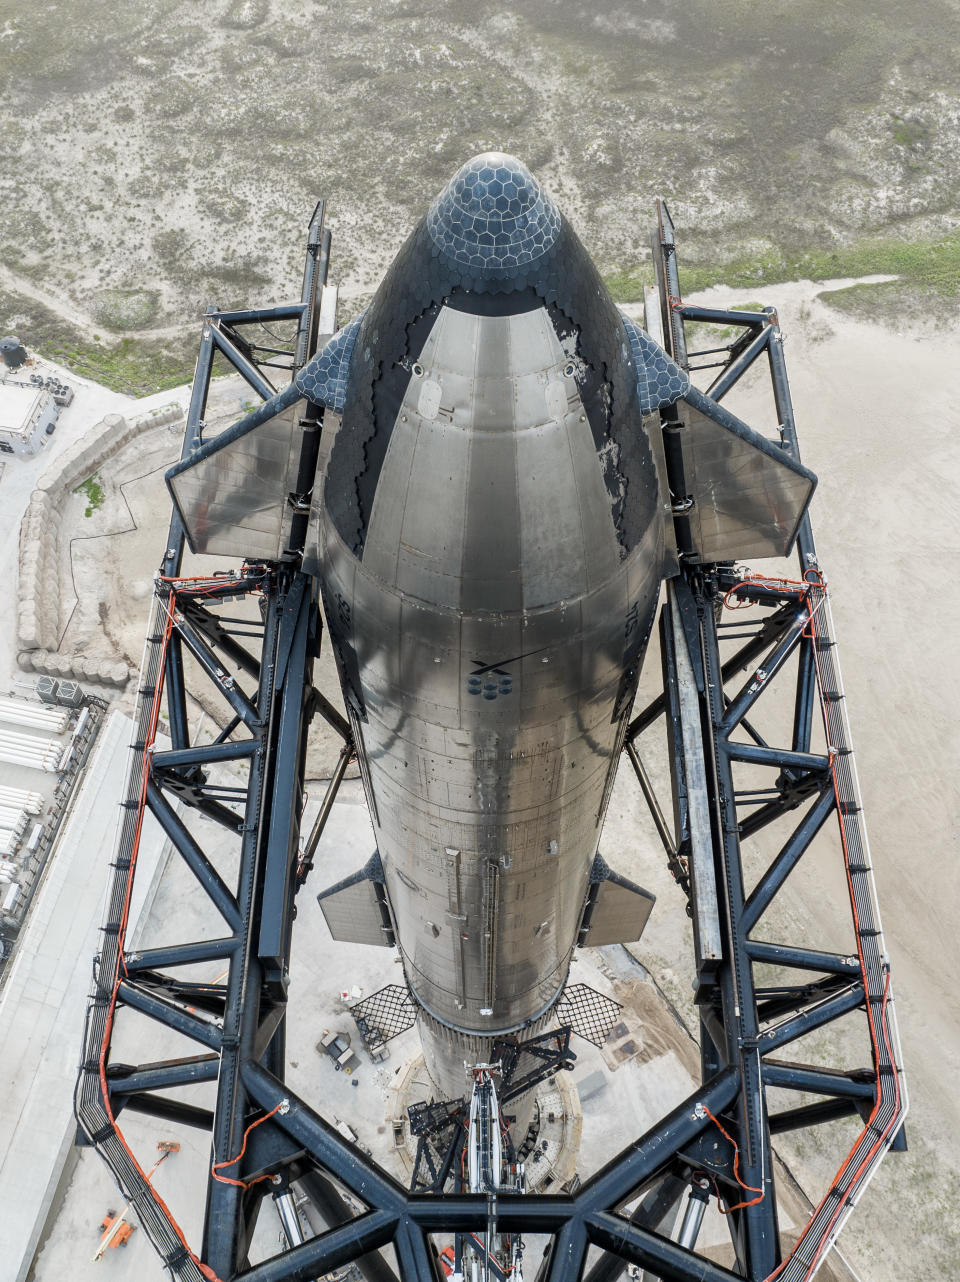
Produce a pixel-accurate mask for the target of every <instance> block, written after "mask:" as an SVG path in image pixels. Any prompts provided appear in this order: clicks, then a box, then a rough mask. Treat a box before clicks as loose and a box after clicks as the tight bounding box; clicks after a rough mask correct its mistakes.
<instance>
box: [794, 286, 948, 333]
mask: <svg viewBox="0 0 960 1282" xmlns="http://www.w3.org/2000/svg"><path fill="white" fill-rule="evenodd" d="M817 298H818V299H819V300H820V302H822V303H826V304H827V306H828V307H832V308H834V309H835V310H836V311H838V312H842V313H843V314H844V315H845V316H850V317H852V318H853V319H854V320H860V321H872V322H874V323H880V324H886V325H898V324H905V325H911V326H912V325H918V326H923V325H927V326H929V327H931V328H938V327H942V325H943V322H944V320H945V319H949V320H950V321H954V320H956V318H957V316H958V314H960V297H949V296H944V295H942V294H940V293H938V292H937V291H935V290H931V289H930V288H929V286H925V285H918V284H915V283H914V282H912V281H907V280H884V281H874V282H864V283H862V284H858V285H849V286H848V287H847V288H846V289H825V290H824V291H823V292H822V293H820V294H818V295H817Z"/></svg>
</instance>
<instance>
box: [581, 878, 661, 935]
mask: <svg viewBox="0 0 960 1282" xmlns="http://www.w3.org/2000/svg"><path fill="white" fill-rule="evenodd" d="M656 898H657V897H656V895H651V894H650V892H649V891H648V890H644V889H643V888H642V887H641V886H638V885H636V884H635V883H634V882H632V881H629V880H628V879H627V878H626V877H621V876H620V874H619V873H615V872H614V871H613V869H612V868H610V866H609V865H608V864H607V862H606V860H605V859H604V858H603V856H602V855H597V856H596V858H595V859H594V861H593V867H592V868H591V870H590V887H589V889H588V891H587V902H586V904H585V905H584V909H583V917H582V919H581V922H580V933H579V935H578V937H577V944H578V945H579V946H580V947H581V948H583V947H584V946H589V947H591V948H596V947H599V946H600V945H603V944H633V943H636V941H637V940H638V939H639V938H640V936H641V935H642V934H643V930H644V927H645V926H646V924H647V921H648V919H649V917H650V913H651V911H652V910H653V905H654V904H655V903H656Z"/></svg>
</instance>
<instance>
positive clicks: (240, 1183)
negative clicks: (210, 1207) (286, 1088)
mask: <svg viewBox="0 0 960 1282" xmlns="http://www.w3.org/2000/svg"><path fill="white" fill-rule="evenodd" d="M285 1102H286V1101H284V1100H281V1101H280V1103H279V1104H275V1105H274V1106H273V1108H272V1109H271V1110H270V1112H269V1113H264V1115H263V1117H258V1118H257V1120H256V1121H255V1122H251V1123H250V1125H249V1126H248V1127H247V1129H246V1130H245V1131H244V1132H243V1143H242V1144H241V1146H240V1152H239V1153H238V1154H237V1156H236V1157H231V1158H228V1159H227V1160H226V1161H225V1162H214V1164H213V1166H211V1167H210V1174H211V1175H212V1176H213V1178H214V1179H215V1180H219V1181H220V1183H221V1184H235V1185H236V1186H237V1188H241V1189H249V1188H253V1186H254V1184H259V1183H260V1182H261V1181H262V1180H268V1179H269V1178H270V1176H269V1175H258V1176H257V1178H256V1179H255V1180H232V1179H231V1178H230V1177H229V1176H228V1175H218V1174H217V1172H218V1171H219V1170H220V1169H221V1167H224V1166H233V1165H235V1164H236V1163H237V1162H239V1161H240V1159H241V1158H242V1157H243V1155H244V1153H246V1151H247V1139H248V1137H249V1135H250V1132H251V1131H255V1130H256V1129H257V1127H258V1126H262V1125H263V1123H264V1122H268V1121H269V1120H270V1118H271V1117H273V1115H274V1113H279V1111H280V1109H281V1108H283V1106H284V1103H285Z"/></svg>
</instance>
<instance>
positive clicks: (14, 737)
mask: <svg viewBox="0 0 960 1282" xmlns="http://www.w3.org/2000/svg"><path fill="white" fill-rule="evenodd" d="M62 755H63V745H62V744H59V743H57V741H56V739H53V738H51V737H49V736H47V735H43V736H41V735H36V734H24V733H22V732H18V731H16V730H8V729H6V728H5V727H3V726H0V761H9V762H10V763H11V764H12V765H18V766H29V767H30V768H31V769H33V770H46V771H47V772H48V773H49V774H55V773H56V771H57V770H58V769H59V767H60V758H61V756H62Z"/></svg>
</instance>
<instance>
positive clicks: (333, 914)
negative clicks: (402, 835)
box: [317, 854, 396, 948]
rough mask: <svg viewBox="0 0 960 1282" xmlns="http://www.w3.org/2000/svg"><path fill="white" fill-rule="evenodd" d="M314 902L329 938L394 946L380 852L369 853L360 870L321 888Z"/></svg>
mask: <svg viewBox="0 0 960 1282" xmlns="http://www.w3.org/2000/svg"><path fill="white" fill-rule="evenodd" d="M317 902H318V903H319V905H320V909H321V911H322V913H323V916H324V920H325V921H326V923H327V929H328V930H329V931H330V936H331V938H332V939H336V940H337V941H338V942H340V943H344V944H377V945H379V946H380V947H383V948H393V946H394V944H395V942H396V941H395V938H394V933H393V926H392V923H391V921H390V910H389V908H388V906H387V896H386V891H385V889H384V884H383V865H382V863H381V862H380V855H379V854H374V855H372V856H371V858H370V859H369V860H368V861H367V863H366V864H365V865H364V866H363V868H361V869H360V871H359V872H355V873H354V874H353V875H352V876H350V877H345V878H344V880H343V881H338V882H337V884H336V885H335V886H331V887H330V888H329V890H323V891H321V892H320V894H319V895H317Z"/></svg>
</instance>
